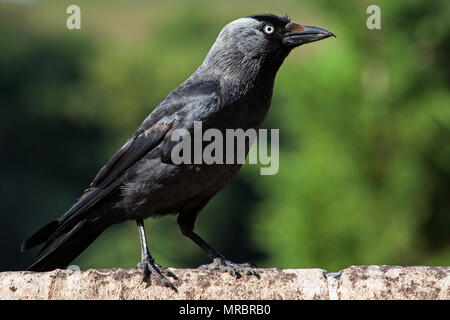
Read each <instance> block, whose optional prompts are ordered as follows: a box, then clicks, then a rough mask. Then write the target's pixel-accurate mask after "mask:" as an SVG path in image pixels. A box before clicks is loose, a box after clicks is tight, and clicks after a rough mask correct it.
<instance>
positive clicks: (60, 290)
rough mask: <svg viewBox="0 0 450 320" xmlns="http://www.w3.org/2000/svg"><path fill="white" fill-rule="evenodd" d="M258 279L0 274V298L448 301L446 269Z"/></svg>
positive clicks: (264, 272) (186, 273)
mask: <svg viewBox="0 0 450 320" xmlns="http://www.w3.org/2000/svg"><path fill="white" fill-rule="evenodd" d="M256 270H257V272H258V273H259V275H260V279H257V278H256V277H254V276H243V277H241V278H240V279H236V278H234V277H232V276H231V275H229V274H227V273H220V272H211V271H203V270H198V269H171V271H172V272H174V273H175V274H176V275H177V276H178V278H179V279H178V280H176V281H173V283H174V284H175V285H176V287H177V288H178V292H175V291H174V290H172V289H170V288H167V287H164V286H162V285H161V284H160V283H159V282H158V281H157V280H155V279H154V278H153V277H152V279H153V284H152V286H150V287H148V288H146V287H145V283H141V278H140V273H139V272H138V271H137V270H135V269H106V270H94V269H89V270H85V271H71V270H55V271H51V272H42V273H34V272H26V271H15V272H2V273H0V299H3V300H4V299H112V300H115V299H219V300H221V299H251V300H253V299H289V300H294V299H295V300H299V299H323V300H328V299H334V300H335V299H341V300H353V299H363V300H365V299H450V267H423V266H413V267H399V266H352V267H349V268H346V269H344V270H342V271H340V272H337V273H330V272H327V271H325V270H323V269H256Z"/></svg>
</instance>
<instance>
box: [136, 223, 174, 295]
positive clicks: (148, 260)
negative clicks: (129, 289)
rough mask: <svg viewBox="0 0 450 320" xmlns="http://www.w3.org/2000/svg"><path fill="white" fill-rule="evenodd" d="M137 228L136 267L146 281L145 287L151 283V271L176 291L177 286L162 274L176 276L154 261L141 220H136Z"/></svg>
mask: <svg viewBox="0 0 450 320" xmlns="http://www.w3.org/2000/svg"><path fill="white" fill-rule="evenodd" d="M136 223H137V226H138V230H139V240H140V241H141V262H139V263H138V265H137V267H138V269H141V270H142V281H143V282H144V281H145V282H146V283H147V287H148V286H150V285H151V284H152V282H151V279H150V275H151V274H152V273H153V274H154V275H155V276H156V277H157V278H158V279H159V280H160V281H161V282H162V283H163V284H164V285H165V286H167V287H170V288H172V289H173V290H175V291H176V292H178V290H177V288H176V287H175V286H174V285H173V284H172V283H171V282H170V281H169V280H167V279H166V278H165V277H164V276H163V273H164V274H165V275H166V276H169V277H172V278H174V279H175V280H177V279H178V278H177V276H176V275H174V274H173V273H172V272H171V271H170V270H169V269H167V268H165V267H163V266H160V265H159V264H157V263H156V262H155V259H153V257H152V255H151V254H150V251H149V250H148V246H147V240H146V237H145V229H144V222H143V221H142V220H136Z"/></svg>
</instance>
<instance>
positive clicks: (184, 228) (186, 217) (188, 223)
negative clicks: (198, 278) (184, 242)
mask: <svg viewBox="0 0 450 320" xmlns="http://www.w3.org/2000/svg"><path fill="white" fill-rule="evenodd" d="M195 217H196V214H195V211H194V212H192V213H187V212H185V213H184V214H179V215H178V225H179V226H180V230H181V233H182V234H183V235H185V236H186V237H188V238H190V239H191V240H192V241H194V242H195V243H196V244H197V245H198V246H199V247H200V248H202V249H203V251H205V252H206V253H207V254H208V256H209V257H210V258H211V259H212V260H213V262H212V263H210V264H205V265H201V266H200V267H199V268H200V269H209V270H221V271H225V272H228V273H230V274H231V275H233V276H235V277H237V278H240V277H241V273H242V274H248V275H254V276H256V277H257V278H259V275H258V274H257V273H256V272H255V270H253V267H255V265H254V264H252V263H234V262H231V261H230V260H228V259H226V258H225V257H224V256H223V255H222V254H221V253H220V252H219V251H217V250H216V249H214V248H213V247H211V246H210V245H209V244H208V243H207V242H206V241H205V240H203V239H202V238H201V237H200V236H199V235H198V234H196V233H195V232H194V231H193V229H194V221H195Z"/></svg>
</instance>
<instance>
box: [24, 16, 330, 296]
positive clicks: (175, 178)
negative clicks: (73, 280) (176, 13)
mask: <svg viewBox="0 0 450 320" xmlns="http://www.w3.org/2000/svg"><path fill="white" fill-rule="evenodd" d="M330 36H334V34H333V33H331V32H329V31H327V30H324V29H321V28H317V27H312V26H305V25H299V24H296V23H293V22H291V21H290V19H289V18H288V17H279V16H276V15H272V14H258V15H251V16H247V17H244V18H240V19H238V20H235V21H232V22H231V23H229V24H227V25H226V26H225V27H224V28H223V29H222V30H221V32H220V34H219V36H218V37H217V39H216V41H215V43H214V44H213V46H212V47H211V49H210V51H209V53H208V54H207V56H206V58H205V60H204V61H203V64H202V65H201V66H200V67H199V68H198V69H197V70H196V71H195V72H194V73H193V74H192V75H191V76H190V77H189V78H188V79H187V80H186V81H185V82H183V83H182V84H181V85H180V86H178V87H177V88H176V89H175V90H173V91H172V92H171V93H170V94H169V95H168V96H167V97H166V98H165V99H164V100H163V101H162V102H161V103H160V104H159V105H158V106H157V108H156V109H154V110H153V111H152V112H151V113H150V115H149V116H148V117H147V118H146V119H145V120H144V121H143V123H142V124H141V125H140V126H139V128H138V129H137V130H136V132H134V134H133V135H132V136H131V138H129V139H128V140H127V141H126V142H125V144H124V145H123V146H122V147H121V148H120V149H118V150H117V151H116V153H115V154H114V155H113V156H112V157H111V159H110V160H109V161H108V162H107V163H106V165H105V166H103V167H102V168H101V169H100V171H99V172H98V174H97V175H96V177H95V178H94V180H93V182H92V183H91V184H90V186H89V188H88V189H86V190H85V191H84V193H83V195H82V196H81V198H80V199H79V200H78V201H77V202H76V203H75V204H74V205H73V206H72V207H71V208H70V209H69V210H68V211H67V212H66V213H65V214H64V215H62V216H61V217H60V218H58V219H55V220H53V221H51V222H50V223H48V224H47V225H45V226H43V227H42V228H41V229H39V230H38V231H36V232H35V233H34V234H33V235H32V236H31V237H30V238H28V239H27V240H25V241H24V242H23V244H22V248H21V249H22V251H25V250H28V249H30V248H32V247H35V246H36V245H38V244H41V243H44V245H43V247H42V249H41V250H40V252H39V253H38V255H41V254H42V253H43V252H44V251H45V250H46V249H48V248H49V246H50V245H51V244H52V243H53V242H54V241H55V240H56V239H57V238H59V237H60V236H63V238H62V239H61V240H60V242H59V243H58V244H57V245H55V246H54V247H53V248H51V249H50V250H49V251H48V252H47V253H46V254H45V255H43V256H42V257H41V258H40V259H39V260H37V261H36V262H35V263H34V264H32V265H31V266H30V267H29V268H28V270H32V271H48V270H53V269H56V268H65V267H66V266H67V265H68V264H69V263H70V262H71V261H72V260H73V259H75V258H76V257H77V256H78V255H79V254H80V253H81V252H83V251H84V250H85V249H86V248H87V247H88V246H89V245H90V244H91V243H92V242H93V241H94V240H95V239H96V238H97V237H98V236H99V235H100V234H101V233H102V232H103V231H104V230H105V229H106V228H107V227H109V226H111V225H112V224H115V223H120V222H123V221H125V220H135V221H136V222H137V225H138V231H139V237H140V242H141V253H142V260H141V262H140V263H139V264H138V267H140V268H141V269H142V273H143V281H146V282H147V283H148V284H149V283H150V275H151V273H153V274H154V275H155V276H156V277H157V278H158V279H159V280H160V281H161V282H162V283H163V284H165V285H167V286H170V287H172V288H173V289H175V287H174V286H173V285H172V284H171V282H170V281H168V280H167V278H166V277H165V276H170V277H174V278H176V276H175V275H174V274H173V273H172V272H170V271H169V270H168V269H167V268H164V267H162V266H160V265H158V264H157V263H156V262H155V261H154V259H153V257H152V256H151V254H150V251H149V249H148V247H147V241H146V238H145V231H144V224H143V220H144V219H146V218H148V217H157V216H162V215H167V214H177V215H178V218H177V219H178V220H177V221H178V225H179V227H180V229H181V232H182V234H183V235H185V236H187V237H189V238H190V239H192V240H193V241H194V242H195V243H196V244H197V245H199V246H200V247H201V248H202V249H203V250H204V251H205V252H206V253H207V254H208V256H209V257H210V258H211V259H212V260H213V262H212V263H211V264H210V265H208V266H209V268H212V269H219V270H222V271H227V272H230V273H231V274H233V275H239V274H240V273H244V274H254V275H256V273H255V272H254V271H253V269H252V265H250V264H247V263H243V264H238V263H233V262H231V261H229V260H227V259H226V258H225V257H224V256H223V255H222V254H220V253H219V252H218V251H217V250H215V249H214V248H212V247H211V246H210V245H209V244H208V243H207V242H206V241H204V240H203V239H202V238H201V237H200V236H199V235H198V234H196V233H195V232H194V231H193V229H194V222H195V219H196V217H197V215H198V213H199V212H200V211H201V210H202V208H203V207H204V206H205V205H206V204H207V203H208V201H209V200H210V199H211V198H212V197H213V196H214V195H215V194H216V193H217V192H219V191H220V190H221V189H222V188H223V187H224V186H225V185H226V184H227V183H228V182H229V181H230V180H231V179H232V178H233V177H234V176H235V175H236V174H237V172H238V171H239V169H240V167H241V164H240V163H236V164H217V163H214V164H209V165H205V164H199V165H196V164H174V163H173V162H172V161H171V151H172V149H173V148H174V146H175V145H176V141H175V142H174V141H172V139H171V134H172V133H173V132H174V130H176V129H186V130H187V131H188V132H192V131H193V126H194V121H201V122H202V126H203V129H204V130H206V129H208V128H217V129H219V130H225V129H227V128H228V129H239V128H241V129H243V130H247V129H250V128H253V129H258V128H260V126H261V124H262V122H263V120H264V118H265V116H266V114H267V111H268V109H269V106H270V103H271V99H272V91H273V84H274V80H275V75H276V73H277V71H278V69H279V68H280V66H281V64H282V63H283V61H284V59H285V58H286V57H287V55H288V54H289V53H290V52H291V50H292V49H294V48H295V47H298V46H300V45H302V44H306V43H309V42H313V41H318V40H322V39H325V38H328V37H330ZM247 151H248V148H247V149H246V152H247ZM175 290H176V289H175Z"/></svg>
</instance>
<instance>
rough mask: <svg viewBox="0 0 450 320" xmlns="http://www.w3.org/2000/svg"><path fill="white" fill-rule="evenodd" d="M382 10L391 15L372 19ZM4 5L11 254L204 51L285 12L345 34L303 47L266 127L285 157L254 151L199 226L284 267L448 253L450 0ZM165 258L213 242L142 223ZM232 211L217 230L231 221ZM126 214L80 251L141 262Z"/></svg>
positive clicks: (1, 142) (436, 257)
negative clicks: (244, 20)
mask: <svg viewBox="0 0 450 320" xmlns="http://www.w3.org/2000/svg"><path fill="white" fill-rule="evenodd" d="M373 3H376V4H378V5H379V6H380V7H381V14H382V29H381V30H374V31H371V30H368V29H367V28H366V24H365V23H366V19H367V17H368V15H367V14H366V8H367V6H368V5H369V4H373ZM69 4H71V3H69V2H66V1H20V2H13V1H9V2H0V30H1V34H2V35H1V37H0V107H1V109H0V110H1V112H2V115H3V117H2V125H1V126H0V132H1V135H0V147H1V150H2V151H3V152H2V155H3V156H2V157H1V158H0V164H1V167H2V168H3V170H2V181H1V184H0V199H1V201H0V210H1V211H0V212H1V221H2V222H1V231H2V232H1V233H0V234H1V241H0V248H1V250H2V253H3V255H2V259H1V260H0V261H1V263H0V268H1V269H2V270H6V269H11V270H13V269H22V268H24V267H26V266H27V265H28V264H29V263H31V261H32V253H26V254H21V253H20V252H19V248H20V243H21V241H22V240H23V239H24V238H26V237H27V236H29V235H30V234H31V233H32V232H33V231H34V230H35V229H37V228H38V227H40V226H41V225H43V224H44V223H46V222H47V221H48V220H50V219H53V218H55V217H58V216H60V215H61V214H62V213H64V212H65V211H66V210H67V209H68V208H69V207H70V206H71V204H72V203H73V201H74V200H75V199H76V198H77V197H78V196H80V194H81V191H82V190H83V189H84V188H85V187H86V186H87V185H88V184H89V183H90V181H91V180H92V178H93V176H94V175H95V173H96V171H97V170H98V169H99V168H100V167H101V165H103V163H104V162H105V161H107V159H108V158H109V156H110V155H111V154H112V153H113V152H114V151H115V149H116V148H117V147H118V146H120V144H121V143H122V142H124V141H125V139H126V138H127V137H128V136H129V135H130V134H131V133H132V132H133V131H134V130H135V129H136V127H137V126H138V125H139V124H140V122H141V121H142V120H143V119H144V118H145V117H146V115H147V114H148V113H149V112H151V110H152V109H153V108H154V107H155V106H156V105H157V104H158V103H159V101H161V99H163V98H164V96H165V95H167V94H168V93H169V92H170V91H171V90H172V89H173V88H175V87H176V86H177V85H178V84H180V83H181V82H182V81H184V79H185V78H187V77H188V76H189V75H190V74H191V73H192V72H193V71H194V70H195V69H196V68H197V67H198V65H200V64H201V62H202V60H203V58H204V56H205V55H206V53H207V51H208V50H209V47H210V46H211V45H212V43H213V42H214V40H215V38H216V36H217V34H218V33H219V31H220V29H221V27H222V26H223V25H225V24H226V23H227V22H229V21H231V20H234V19H236V18H238V17H241V16H246V15H248V14H253V13H260V12H273V13H276V14H285V13H287V14H288V15H290V16H291V18H292V20H293V21H296V22H300V23H304V24H309V25H316V26H320V27H324V28H326V29H329V30H332V31H333V32H334V33H336V34H337V36H338V37H337V39H329V40H326V41H323V42H320V43H315V44H311V45H307V46H304V47H301V48H299V49H297V50H296V51H295V52H293V53H292V54H291V56H290V57H289V58H288V59H287V60H286V62H285V63H284V65H283V66H282V68H281V70H280V72H279V74H278V77H277V80H276V84H275V90H274V97H273V103H272V108H271V110H270V112H269V115H268V118H267V120H266V122H265V127H266V128H279V129H280V142H281V146H280V171H279V172H278V174H276V175H273V176H260V175H259V168H258V166H249V165H247V166H245V167H244V168H243V169H242V170H241V172H240V174H239V175H238V176H237V178H236V179H234V180H233V181H232V183H230V185H228V186H227V187H226V188H225V189H224V190H223V191H222V192H221V193H219V194H218V195H217V196H216V197H215V198H214V199H213V200H212V201H211V202H210V203H209V204H208V206H207V207H206V208H205V209H204V210H203V212H202V213H201V214H200V216H199V219H198V223H197V226H196V230H197V231H198V233H199V234H201V235H203V236H204V237H205V239H208V240H209V241H210V242H211V244H213V246H215V247H217V249H219V250H220V251H222V253H224V254H225V255H226V256H227V257H229V258H230V259H231V260H235V261H244V260H250V261H254V262H256V263H257V264H258V265H259V266H270V267H321V268H325V269H328V270H337V269H339V268H344V267H346V266H348V265H355V264H400V265H408V264H436V265H449V264H450V233H449V229H450V228H449V227H450V92H449V87H450V65H449V60H448V54H449V49H450V48H449V46H450V20H449V19H448V17H449V16H450V2H448V1H446V0H441V1H433V2H429V1H425V0H414V1H412V0H402V1H380V0H377V1H345V2H344V1H331V0H320V1H282V2H281V1H275V2H274V1H265V0H264V1H246V2H242V1H236V0H233V1H221V2H214V3H213V2H207V1H180V0H179V1H170V2H163V1H151V2H149V1H118V0H115V1H106V0H97V1H95V2H92V1H78V2H77V4H79V5H80V7H81V10H82V29H81V30H79V31H68V30H67V29H66V27H65V19H66V18H67V14H66V13H65V9H66V7H67V6H68V5H69ZM146 225H147V232H148V233H149V237H150V248H151V251H152V253H153V254H154V256H155V257H156V259H157V261H158V262H159V263H160V264H163V265H169V266H176V267H186V266H189V267H194V266H196V265H197V264H200V263H206V262H207V261H208V259H207V257H206V255H204V254H203V252H202V251H201V250H200V249H199V248H198V247H197V246H195V245H194V244H193V243H192V242H191V241H190V240H188V239H186V238H184V237H183V236H182V235H181V234H180V232H179V231H178V227H177V225H176V222H175V217H174V216H169V217H163V218H161V219H158V220H148V221H146ZM219 226H220V227H219ZM139 258H140V251H139V241H138V234H137V230H136V227H135V223H134V222H132V221H130V222H127V223H124V224H121V225H117V226H113V227H111V228H109V229H108V230H107V231H106V232H105V233H104V234H103V235H102V236H101V237H100V238H99V239H98V240H97V241H96V242H95V243H94V244H93V245H91V247H90V248H89V249H88V250H87V251H86V252H85V253H83V254H82V255H81V256H80V257H79V258H78V259H77V260H76V261H75V262H74V263H75V264H79V265H80V266H81V267H82V268H91V267H96V268H104V267H113V266H114V267H134V266H135V265H136V263H137V261H138V260H139Z"/></svg>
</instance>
